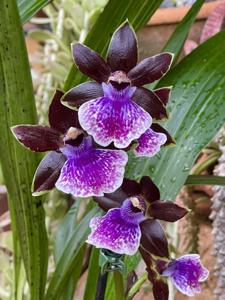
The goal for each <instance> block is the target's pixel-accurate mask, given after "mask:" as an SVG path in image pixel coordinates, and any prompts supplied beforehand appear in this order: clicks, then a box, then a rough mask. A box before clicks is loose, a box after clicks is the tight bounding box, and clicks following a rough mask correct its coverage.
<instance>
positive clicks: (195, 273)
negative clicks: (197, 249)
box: [162, 254, 209, 297]
mask: <svg viewBox="0 0 225 300" xmlns="http://www.w3.org/2000/svg"><path fill="white" fill-rule="evenodd" d="M162 275H163V276H169V277H171V280H172V282H173V284H174V285H175V287H176V288H177V289H178V290H179V291H180V292H181V293H183V294H185V295H187V296H190V297H191V296H194V295H195V293H200V291H201V286H200V282H203V281H205V280H206V279H207V278H208V275H209V271H208V270H207V269H206V268H205V267H203V265H202V264H201V261H200V257H199V255H198V254H188V255H184V256H182V257H180V258H178V259H176V260H174V261H172V262H171V263H170V264H169V265H168V267H167V268H166V269H165V270H164V271H163V273H162Z"/></svg>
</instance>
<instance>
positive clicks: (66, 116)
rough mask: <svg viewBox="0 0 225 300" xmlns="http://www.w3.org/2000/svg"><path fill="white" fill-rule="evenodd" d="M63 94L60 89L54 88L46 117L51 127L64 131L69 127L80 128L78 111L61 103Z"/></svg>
mask: <svg viewBox="0 0 225 300" xmlns="http://www.w3.org/2000/svg"><path fill="white" fill-rule="evenodd" d="M63 95H64V93H63V92H62V91H59V90H56V92H55V94H54V96H53V99H52V102H51V104H50V107H49V112H48V119H49V124H50V126H51V127H52V128H54V129H56V130H58V131H59V132H61V133H66V131H67V130H68V129H69V128H70V127H76V128H80V125H79V121H78V113H77V112H75V111H72V110H71V109H69V108H67V107H65V106H64V105H62V103H61V98H62V96H63Z"/></svg>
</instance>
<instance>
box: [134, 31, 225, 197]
mask: <svg viewBox="0 0 225 300" xmlns="http://www.w3.org/2000/svg"><path fill="white" fill-rule="evenodd" d="M218 45H219V46H218ZM224 51H225V31H222V32H221V33H219V34H217V35H216V36H215V37H213V38H211V39H209V40H208V41H207V42H205V43H204V44H202V45H201V46H199V47H198V48H197V49H196V50H194V51H193V52H192V53H191V54H189V55H188V56H187V57H186V58H184V59H183V60H182V61H181V62H180V63H179V64H178V65H177V66H176V67H174V68H173V69H172V70H171V71H170V72H168V74H167V75H166V76H165V77H164V78H163V79H162V80H161V81H160V86H168V85H173V92H172V96H171V100H170V101H169V104H168V110H169V113H170V119H169V120H168V121H167V122H166V126H165V127H166V129H167V130H168V131H169V132H170V133H171V134H172V135H173V136H174V138H175V140H176V147H175V148H174V147H173V148H167V149H166V148H165V149H163V150H162V151H161V153H160V155H159V156H157V157H154V158H153V159H141V160H139V161H138V162H136V168H135V167H134V164H132V169H131V168H129V167H128V175H130V177H131V178H132V177H134V176H135V177H141V176H142V175H150V176H152V178H153V180H154V182H155V183H156V184H157V185H158V186H159V188H160V191H161V192H162V197H161V198H162V199H163V198H164V199H165V198H170V199H174V198H175V196H176V195H177V193H178V191H179V190H180V188H181V187H182V185H183V184H184V182H185V181H186V179H187V176H188V173H189V171H190V168H191V166H192V165H193V163H194V161H195V159H196V157H197V155H198V153H199V152H200V151H201V149H202V148H203V147H204V146H205V145H206V144H207V143H208V142H209V141H210V140H211V139H212V138H213V137H214V136H215V134H216V133H217V131H218V130H219V128H220V127H221V126H222V125H223V124H224V122H225V117H224V111H225V77H224V68H225V61H224ZM133 163H134V162H133ZM130 166H131V164H130Z"/></svg>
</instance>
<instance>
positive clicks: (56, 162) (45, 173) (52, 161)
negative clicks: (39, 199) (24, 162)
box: [32, 151, 66, 196]
mask: <svg viewBox="0 0 225 300" xmlns="http://www.w3.org/2000/svg"><path fill="white" fill-rule="evenodd" d="M65 161H66V157H65V156H64V155H63V154H62V153H61V152H56V151H51V152H49V153H48V154H47V155H46V156H45V157H44V158H43V159H42V161H41V162H40V164H39V166H38V168H37V170H36V172H35V175H34V179H33V186H32V192H33V196H38V195H40V194H41V193H45V192H47V191H49V190H51V189H53V188H54V187H55V183H56V181H57V179H58V177H59V175H60V171H61V168H62V166H63V165H64V163H65Z"/></svg>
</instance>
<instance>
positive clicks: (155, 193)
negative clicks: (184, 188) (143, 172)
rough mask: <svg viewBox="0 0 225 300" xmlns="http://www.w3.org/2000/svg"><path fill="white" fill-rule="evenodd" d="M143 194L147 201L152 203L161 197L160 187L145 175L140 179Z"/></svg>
mask: <svg viewBox="0 0 225 300" xmlns="http://www.w3.org/2000/svg"><path fill="white" fill-rule="evenodd" d="M140 185H141V194H142V195H143V197H144V198H145V199H146V201H148V202H150V203H152V202H154V201H157V200H159V199H160V192H159V189H158V187H157V186H156V185H155V184H154V182H153V181H152V180H151V178H150V177H148V176H143V177H142V178H141V181H140Z"/></svg>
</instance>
